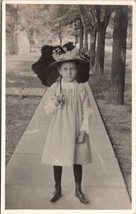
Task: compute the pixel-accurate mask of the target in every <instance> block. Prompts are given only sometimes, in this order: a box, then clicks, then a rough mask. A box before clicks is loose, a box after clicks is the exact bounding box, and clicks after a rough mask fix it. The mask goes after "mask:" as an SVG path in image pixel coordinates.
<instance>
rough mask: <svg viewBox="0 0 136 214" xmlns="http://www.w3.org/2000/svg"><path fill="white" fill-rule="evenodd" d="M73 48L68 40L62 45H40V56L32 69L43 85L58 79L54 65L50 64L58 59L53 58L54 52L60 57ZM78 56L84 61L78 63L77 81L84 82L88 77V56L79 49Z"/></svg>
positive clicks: (49, 84)
mask: <svg viewBox="0 0 136 214" xmlns="http://www.w3.org/2000/svg"><path fill="white" fill-rule="evenodd" d="M74 49H76V48H75V46H74V45H73V43H72V42H68V43H66V44H65V45H63V46H60V45H58V46H51V45H44V46H43V47H42V49H41V57H40V58H39V60H38V61H37V62H35V63H34V64H33V65H32V70H33V71H34V72H35V73H36V74H37V76H38V78H39V79H40V80H41V82H42V84H43V85H45V86H47V87H50V86H51V85H52V84H53V83H54V82H55V81H57V80H60V78H59V76H60V74H59V72H58V70H57V68H56V66H51V65H53V64H55V63H56V62H58V61H59V60H58V59H57V60H56V59H55V57H54V52H55V54H56V53H57V56H59V57H61V56H62V55H63V54H64V56H65V54H66V53H69V52H70V51H73V50H74ZM80 58H81V59H82V60H83V61H85V60H86V63H80V66H79V69H78V70H79V72H78V77H77V82H79V83H84V82H86V81H88V79H89V57H88V55H87V54H86V53H84V52H82V51H80ZM60 61H61V60H60Z"/></svg>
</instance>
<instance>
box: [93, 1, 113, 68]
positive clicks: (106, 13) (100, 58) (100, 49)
mask: <svg viewBox="0 0 136 214" xmlns="http://www.w3.org/2000/svg"><path fill="white" fill-rule="evenodd" d="M94 8H95V11H96V18H97V31H98V39H97V56H96V68H97V70H100V71H101V72H103V71H104V57H105V35H106V28H107V26H108V23H109V19H110V16H111V13H112V11H113V10H112V6H111V5H103V6H100V5H96V6H94Z"/></svg>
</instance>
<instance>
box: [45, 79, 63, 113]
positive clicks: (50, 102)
mask: <svg viewBox="0 0 136 214" xmlns="http://www.w3.org/2000/svg"><path fill="white" fill-rule="evenodd" d="M56 89H57V83H54V84H53V85H52V86H51V87H50V88H49V89H48V90H49V91H48V94H47V99H46V102H45V105H44V107H43V109H44V111H45V112H46V114H50V113H52V114H54V113H55V112H56V111H57V110H58V109H60V106H56V105H55V98H56Z"/></svg>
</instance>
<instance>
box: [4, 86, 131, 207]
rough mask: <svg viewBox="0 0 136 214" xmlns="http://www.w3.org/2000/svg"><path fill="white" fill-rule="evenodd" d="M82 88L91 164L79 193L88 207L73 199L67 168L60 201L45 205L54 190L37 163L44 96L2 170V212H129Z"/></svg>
mask: <svg viewBox="0 0 136 214" xmlns="http://www.w3.org/2000/svg"><path fill="white" fill-rule="evenodd" d="M86 88H87V90H88V93H89V98H90V101H91V103H92V106H93V110H94V116H93V121H92V124H91V131H90V135H91V138H92V141H91V148H92V155H93V163H92V164H90V165H88V166H85V167H84V168H83V171H84V173H83V191H84V193H85V194H86V196H87V197H88V199H89V200H90V204H89V205H84V204H81V203H80V202H79V200H78V199H77V198H75V196H74V177H73V172H72V168H71V167H64V169H63V177H62V180H63V181H62V190H63V196H62V198H61V199H60V200H59V201H58V202H56V203H51V202H50V201H49V198H50V196H51V194H52V192H53V189H54V188H53V186H54V182H53V172H52V167H51V166H47V165H42V164H41V163H40V162H41V155H42V151H43V146H44V143H45V139H46V135H47V130H48V127H49V122H50V116H46V115H45V113H44V110H43V105H44V102H45V99H46V93H48V92H46V93H45V95H44V96H43V99H42V101H41V103H40V105H39V107H38V108H37V110H36V112H35V115H34V116H33V118H32V120H31V122H30V123H29V125H28V127H27V129H26V131H25V133H24V134H23V136H22V138H21V140H20V143H19V145H18V147H17V148H16V150H15V152H14V154H13V156H12V158H11V159H10V161H9V163H8V165H7V167H6V199H5V201H6V209H90V210H93V209H97V210H99V209H114V210H117V209H131V202H130V199H129V196H128V192H127V190H126V186H125V183H124V180H123V177H122V173H121V171H120V168H119V165H118V162H117V159H116V157H115V154H114V152H113V149H112V146H111V142H110V140H109V137H108V135H107V132H106V130H105V127H104V124H103V122H102V119H101V117H100V114H99V111H98V108H97V106H96V103H95V100H94V98H93V95H92V93H91V91H90V88H89V85H88V84H86Z"/></svg>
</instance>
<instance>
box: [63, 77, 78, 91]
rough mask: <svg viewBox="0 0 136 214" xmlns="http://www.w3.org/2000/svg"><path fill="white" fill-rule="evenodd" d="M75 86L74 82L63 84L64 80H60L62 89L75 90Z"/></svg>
mask: <svg viewBox="0 0 136 214" xmlns="http://www.w3.org/2000/svg"><path fill="white" fill-rule="evenodd" d="M76 84H77V82H76V80H74V81H73V82H64V80H63V79H62V88H65V89H72V88H75V86H76Z"/></svg>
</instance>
